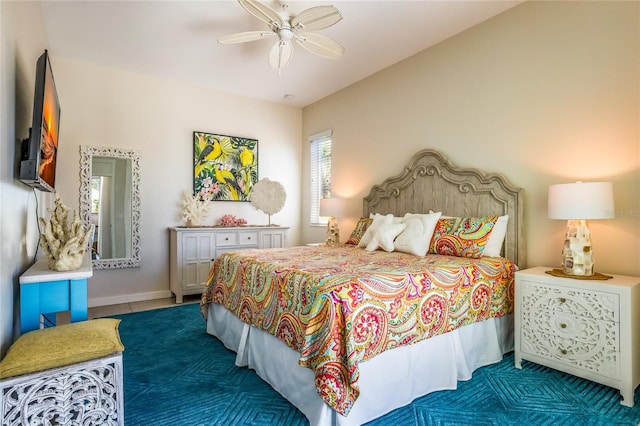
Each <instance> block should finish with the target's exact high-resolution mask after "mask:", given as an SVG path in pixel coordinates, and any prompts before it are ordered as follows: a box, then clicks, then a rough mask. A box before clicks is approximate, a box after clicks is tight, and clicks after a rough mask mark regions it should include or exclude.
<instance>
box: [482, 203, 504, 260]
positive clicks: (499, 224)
mask: <svg viewBox="0 0 640 426" xmlns="http://www.w3.org/2000/svg"><path fill="white" fill-rule="evenodd" d="M508 222H509V215H508V214H505V215H504V216H498V220H496V223H495V224H494V225H493V229H492V230H491V233H490V234H489V238H487V244H486V245H485V246H484V251H483V252H482V257H498V256H500V252H501V251H502V243H503V242H504V237H505V236H506V235H507V223H508Z"/></svg>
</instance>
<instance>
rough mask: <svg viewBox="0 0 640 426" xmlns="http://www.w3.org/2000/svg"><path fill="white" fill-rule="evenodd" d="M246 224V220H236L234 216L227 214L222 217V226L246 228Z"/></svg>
mask: <svg viewBox="0 0 640 426" xmlns="http://www.w3.org/2000/svg"><path fill="white" fill-rule="evenodd" d="M246 224H247V221H246V220H244V219H236V217H235V216H234V215H232V214H225V215H224V216H222V219H220V226H244V225H246Z"/></svg>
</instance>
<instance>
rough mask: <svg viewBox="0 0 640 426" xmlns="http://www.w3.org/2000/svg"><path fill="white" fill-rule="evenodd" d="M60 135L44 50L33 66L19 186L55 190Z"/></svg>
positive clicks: (55, 101) (58, 112) (49, 71)
mask: <svg viewBox="0 0 640 426" xmlns="http://www.w3.org/2000/svg"><path fill="white" fill-rule="evenodd" d="M59 134H60V102H59V101H58V93H57V91H56V84H55V81H54V80H53V72H52V71H51V62H50V61H49V54H48V52H47V51H46V50H45V51H44V53H43V54H42V55H41V56H40V58H38V62H37V64H36V84H35V91H34V99H33V120H32V123H31V129H30V131H29V138H28V139H25V140H24V141H23V146H22V160H21V161H20V180H21V181H22V182H24V183H26V184H27V185H29V186H32V187H34V188H38V189H41V190H43V191H50V192H53V191H54V190H55V184H56V161H57V156H58V137H59Z"/></svg>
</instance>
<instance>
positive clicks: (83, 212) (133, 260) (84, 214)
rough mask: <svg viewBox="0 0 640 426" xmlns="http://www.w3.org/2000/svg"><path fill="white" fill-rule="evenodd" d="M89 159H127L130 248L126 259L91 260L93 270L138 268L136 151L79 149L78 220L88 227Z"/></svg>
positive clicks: (137, 166)
mask: <svg viewBox="0 0 640 426" xmlns="http://www.w3.org/2000/svg"><path fill="white" fill-rule="evenodd" d="M93 157H109V158H115V159H118V158H122V159H128V160H131V180H130V182H131V188H130V190H131V200H130V201H131V224H130V230H131V231H130V232H131V235H130V237H131V246H130V256H127V257H118V258H112V259H94V260H93V268H94V269H118V268H136V267H139V266H140V152H139V151H137V150H131V149H122V148H102V147H95V146H88V145H81V146H80V218H81V219H82V221H83V222H84V223H85V225H86V226H90V224H91V180H92V175H93V173H92V168H93V166H92V160H93Z"/></svg>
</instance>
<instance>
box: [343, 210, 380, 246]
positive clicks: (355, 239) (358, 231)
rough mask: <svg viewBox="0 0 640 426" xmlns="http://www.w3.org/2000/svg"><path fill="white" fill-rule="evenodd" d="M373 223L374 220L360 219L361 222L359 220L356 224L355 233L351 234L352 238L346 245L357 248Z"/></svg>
mask: <svg viewBox="0 0 640 426" xmlns="http://www.w3.org/2000/svg"><path fill="white" fill-rule="evenodd" d="M371 222H373V218H369V217H362V218H360V220H358V223H356V227H355V228H354V229H353V232H351V236H350V237H349V239H348V240H347V242H346V243H345V244H353V245H354V246H357V245H358V243H359V242H360V240H361V239H362V236H363V235H364V233H365V232H366V231H367V228H368V227H369V225H371Z"/></svg>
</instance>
